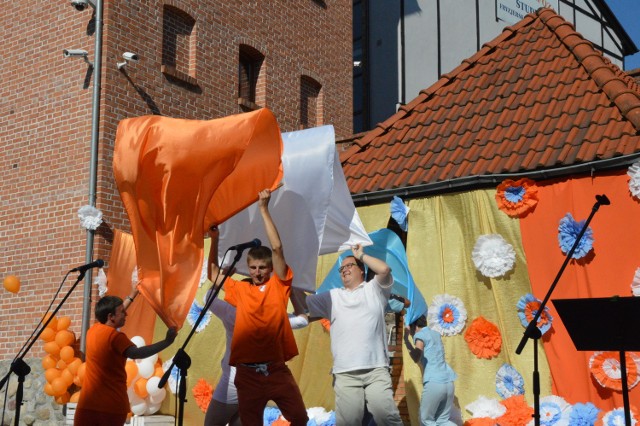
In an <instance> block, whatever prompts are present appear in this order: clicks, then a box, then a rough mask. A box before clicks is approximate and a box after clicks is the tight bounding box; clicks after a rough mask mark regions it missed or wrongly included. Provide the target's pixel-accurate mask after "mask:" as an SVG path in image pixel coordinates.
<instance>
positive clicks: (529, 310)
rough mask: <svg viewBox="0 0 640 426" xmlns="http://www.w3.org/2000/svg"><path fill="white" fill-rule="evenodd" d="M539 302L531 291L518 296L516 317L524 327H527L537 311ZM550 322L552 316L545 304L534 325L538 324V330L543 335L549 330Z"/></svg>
mask: <svg viewBox="0 0 640 426" xmlns="http://www.w3.org/2000/svg"><path fill="white" fill-rule="evenodd" d="M541 303H542V301H541V300H540V299H538V298H537V297H535V296H534V295H533V294H531V293H527V294H525V295H524V296H522V297H521V298H520V300H519V301H518V304H517V305H516V306H517V308H518V317H519V318H520V324H522V326H523V327H524V328H527V326H528V325H529V323H530V322H531V320H533V317H534V316H535V315H536V313H537V312H538V309H539V308H540V304H541ZM552 323H553V317H552V316H551V313H550V311H549V307H548V306H545V307H544V311H542V314H540V317H539V318H538V323H537V324H536V325H537V326H538V329H539V330H540V332H541V333H542V334H543V335H544V334H545V333H546V332H547V331H549V329H550V328H551V324H552Z"/></svg>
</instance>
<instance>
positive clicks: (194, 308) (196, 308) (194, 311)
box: [187, 299, 211, 333]
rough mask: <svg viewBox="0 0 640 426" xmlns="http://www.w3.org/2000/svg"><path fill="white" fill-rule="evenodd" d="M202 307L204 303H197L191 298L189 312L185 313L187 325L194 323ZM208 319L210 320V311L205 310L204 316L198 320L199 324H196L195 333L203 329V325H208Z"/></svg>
mask: <svg viewBox="0 0 640 426" xmlns="http://www.w3.org/2000/svg"><path fill="white" fill-rule="evenodd" d="M203 308H204V305H201V304H199V303H198V301H197V300H195V299H193V303H192V304H191V307H190V308H189V314H188V315H187V321H188V322H189V325H191V327H193V326H194V325H195V323H196V321H197V320H198V317H199V316H200V313H201V312H202V309H203ZM209 321H211V312H209V311H207V313H206V314H204V317H202V321H200V324H198V328H196V333H200V332H201V331H202V330H204V329H205V327H206V326H207V325H209Z"/></svg>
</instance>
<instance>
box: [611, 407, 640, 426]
mask: <svg viewBox="0 0 640 426" xmlns="http://www.w3.org/2000/svg"><path fill="white" fill-rule="evenodd" d="M634 417H635V416H634V415H633V412H632V413H631V425H632V426H633V425H635V424H636V423H637V421H636V419H635V418H634ZM602 424H603V425H604V426H622V425H625V424H626V423H625V418H624V408H615V409H613V410H611V411H609V412H607V414H605V415H604V417H603V418H602Z"/></svg>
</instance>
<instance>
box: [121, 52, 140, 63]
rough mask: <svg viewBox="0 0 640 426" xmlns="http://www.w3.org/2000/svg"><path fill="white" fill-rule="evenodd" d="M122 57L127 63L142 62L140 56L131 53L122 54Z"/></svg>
mask: <svg viewBox="0 0 640 426" xmlns="http://www.w3.org/2000/svg"><path fill="white" fill-rule="evenodd" d="M122 57H123V58H124V60H125V61H131V62H138V61H139V60H140V57H139V56H138V55H136V54H135V53H131V52H124V53H123V54H122Z"/></svg>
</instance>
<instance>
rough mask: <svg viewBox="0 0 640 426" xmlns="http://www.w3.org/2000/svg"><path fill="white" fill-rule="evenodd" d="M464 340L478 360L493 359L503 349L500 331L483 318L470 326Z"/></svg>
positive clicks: (479, 318)
mask: <svg viewBox="0 0 640 426" xmlns="http://www.w3.org/2000/svg"><path fill="white" fill-rule="evenodd" d="M464 340H465V341H466V342H467V345H469V349H471V352H473V354H474V355H475V356H477V357H478V358H484V359H491V358H493V357H494V356H496V355H498V354H499V353H500V349H501V348H502V336H501V335H500V330H498V327H497V326H496V325H495V324H494V323H492V322H491V321H488V320H486V319H485V318H484V317H481V316H480V317H478V318H476V319H474V320H473V322H472V323H471V324H470V325H469V327H468V328H467V331H466V332H465V333H464Z"/></svg>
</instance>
